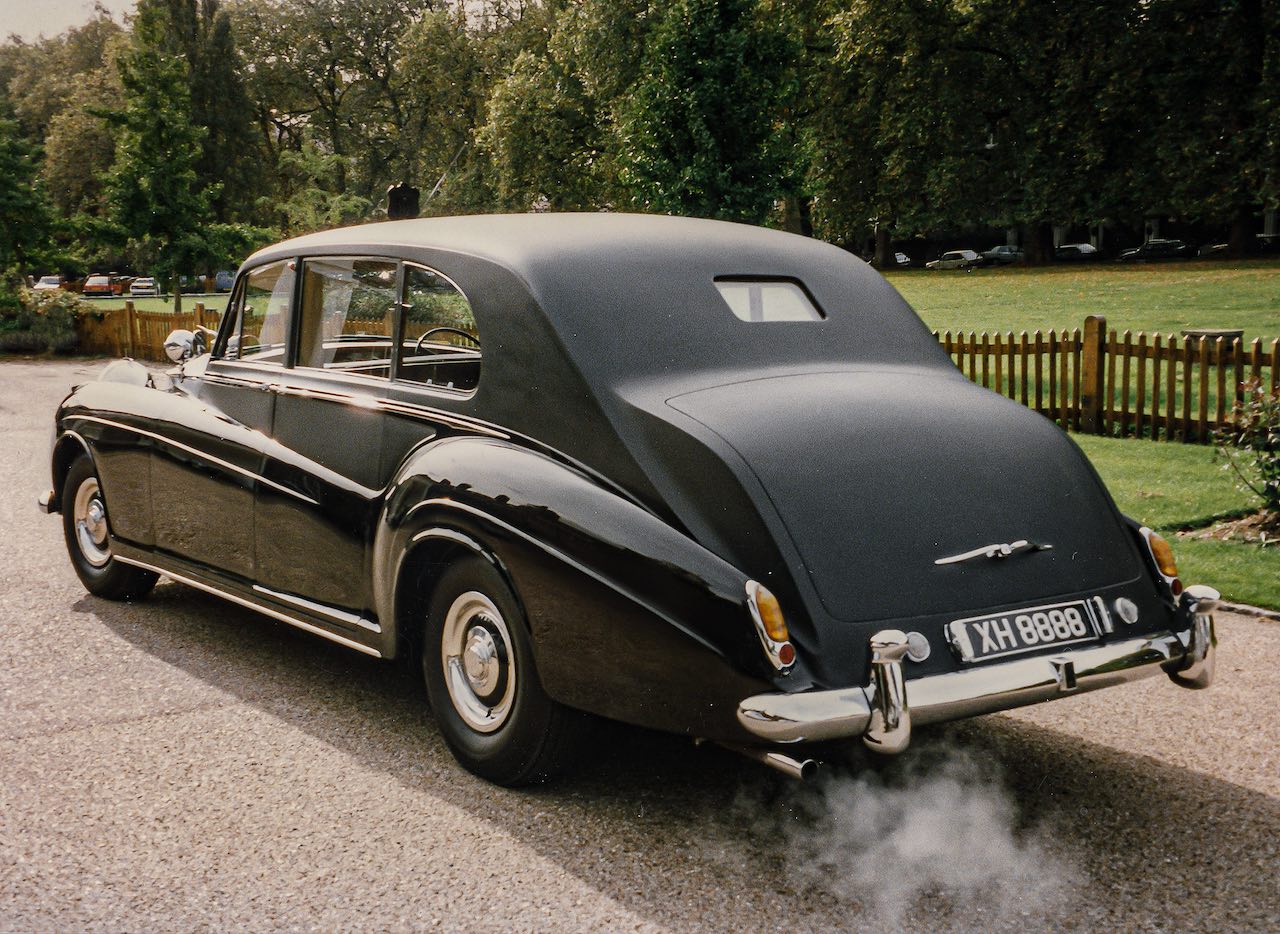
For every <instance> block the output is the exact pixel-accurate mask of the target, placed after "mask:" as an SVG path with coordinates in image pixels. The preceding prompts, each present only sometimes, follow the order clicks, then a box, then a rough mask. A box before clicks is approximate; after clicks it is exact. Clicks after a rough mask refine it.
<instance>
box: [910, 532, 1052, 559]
mask: <svg viewBox="0 0 1280 934" xmlns="http://www.w3.org/2000/svg"><path fill="white" fill-rule="evenodd" d="M1052 550H1053V546H1052V545H1033V544H1032V543H1031V542H1029V541H1027V540H1026V539H1025V538H1020V539H1018V540H1017V541H1016V542H1009V543H1007V544H1006V543H1004V542H997V543H996V544H994V545H980V546H979V547H977V548H975V549H973V550H972V551H966V552H963V553H961V554H958V555H951V556H950V557H948V558H939V559H938V560H937V561H934V562H933V563H934V564H959V563H960V562H961V561H969V560H971V559H973V558H1007V557H1009V556H1010V555H1016V554H1017V553H1018V552H1020V551H1052Z"/></svg>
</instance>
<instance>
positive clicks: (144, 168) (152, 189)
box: [107, 0, 216, 311]
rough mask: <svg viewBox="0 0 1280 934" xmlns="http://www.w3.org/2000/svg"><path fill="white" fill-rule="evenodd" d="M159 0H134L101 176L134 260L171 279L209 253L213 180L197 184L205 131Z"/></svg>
mask: <svg viewBox="0 0 1280 934" xmlns="http://www.w3.org/2000/svg"><path fill="white" fill-rule="evenodd" d="M171 26H172V23H171V21H170V18H169V11H168V9H166V6H165V4H164V2H163V0H139V3H138V9H137V15H136V17H135V18H134V24H133V40H134V46H133V49H132V50H131V51H130V52H128V53H126V54H124V55H122V56H121V57H120V61H119V66H120V82H121V85H122V87H123V97H124V106H123V108H122V109H121V110H120V111H118V112H116V113H114V114H113V115H112V122H113V124H114V126H115V128H116V159H115V164H114V166H113V168H112V170H111V172H110V175H109V176H108V180H107V199H108V203H109V205H110V214H111V220H112V222H113V223H114V226H115V227H116V229H117V230H118V231H119V232H120V234H121V235H122V236H123V237H124V238H126V239H127V241H128V244H129V247H130V250H131V251H132V252H133V253H134V254H135V256H137V257H138V259H139V260H145V261H147V262H149V263H150V264H151V265H152V268H154V270H155V272H156V273H157V275H158V276H159V277H160V278H161V279H162V280H169V281H172V283H173V296H174V310H175V311H181V309H182V290H181V289H180V288H178V283H177V274H178V272H179V271H180V270H181V271H185V272H190V271H192V270H194V268H195V266H196V264H197V263H200V262H201V261H203V260H204V259H205V257H206V256H207V255H208V253H209V244H208V242H207V240H206V239H205V236H204V232H203V231H204V229H205V227H206V225H208V224H209V223H210V220H211V216H210V215H211V211H210V202H211V201H212V198H213V196H214V195H215V194H216V187H214V186H209V185H205V186H202V185H201V184H200V181H199V178H198V176H197V173H196V168H195V165H196V158H197V155H198V153H199V147H200V144H201V141H202V140H203V138H204V136H205V131H204V130H203V129H202V128H200V127H197V126H195V125H194V124H193V123H192V122H191V93H190V86H189V84H188V80H187V67H186V63H185V62H184V61H183V59H182V58H181V57H180V56H179V55H178V54H176V53H175V52H174V51H171V49H172V44H171V42H170V41H169V36H170V30H171Z"/></svg>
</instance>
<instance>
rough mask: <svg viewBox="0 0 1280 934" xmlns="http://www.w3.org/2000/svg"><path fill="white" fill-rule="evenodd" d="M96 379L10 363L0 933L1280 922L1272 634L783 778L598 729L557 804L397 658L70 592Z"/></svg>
mask: <svg viewBox="0 0 1280 934" xmlns="http://www.w3.org/2000/svg"><path fill="white" fill-rule="evenodd" d="M100 366H101V364H100V362H95V363H92V364H88V363H84V362H42V363H29V362H0V439H2V440H0V533H2V534H0V634H2V635H3V638H2V639H0V930H5V931H9V930H19V931H26V930H41V931H46V930H59V931H67V930H199V929H232V928H235V929H245V928H247V929H253V930H276V929H299V930H320V929H323V930H333V929H361V930H385V929H391V930H410V929H430V928H433V927H441V928H444V929H450V930H467V931H472V930H474V931H518V930H531V931H560V930H568V931H582V930H610V931H617V930H627V931H631V930H635V931H649V930H677V931H684V930H709V931H739V930H750V931H755V930H762V931H763V930H844V929H848V930H853V929H860V930H867V929H870V930H876V929H883V930H895V929H921V930H940V929H958V930H990V929H1010V930H1012V929H1028V928H1030V929H1042V928H1054V929H1068V930H1071V929H1075V930H1096V929H1099V928H1102V927H1104V926H1105V927H1107V928H1120V929H1125V930H1135V929H1136V930H1171V931H1172V930H1177V931H1184V930H1257V931H1266V930H1270V931H1274V930H1278V929H1280V752H1278V750H1280V624H1278V623H1275V622H1268V621H1263V620H1256V619H1252V618H1247V617H1243V616H1235V615H1225V614H1224V615H1222V616H1220V618H1219V636H1220V640H1221V646H1220V655H1219V683H1218V685H1216V686H1215V687H1214V688H1213V689H1212V690H1209V691H1203V692H1190V691H1185V690H1181V689H1179V688H1176V687H1175V686H1173V685H1172V684H1170V683H1169V682H1168V681H1167V680H1165V679H1163V678H1159V679H1151V680H1148V681H1145V682H1142V683H1139V684H1136V685H1130V686H1127V687H1122V688H1118V689H1114V690H1110V691H1102V692H1098V693H1094V694H1090V695H1087V696H1082V697H1076V698H1069V699H1065V700H1062V701H1058V702H1055V703H1052V704H1047V705H1043V706H1040V707H1036V708H1032V709H1029V710H1024V711H1019V712H1016V713H1013V714H1009V715H999V716H991V717H986V718H982V719H980V720H975V721H970V722H968V723H965V724H960V725H955V726H952V727H949V728H947V729H944V730H939V731H936V732H934V733H933V734H932V735H930V736H926V737H924V738H922V739H921V740H920V742H919V743H918V744H917V748H916V751H914V752H913V753H910V754H909V755H908V757H906V758H905V759H904V760H902V761H900V762H896V763H894V764H892V765H890V766H889V767H888V768H887V769H885V770H884V772H883V773H881V774H877V773H874V772H865V771H864V772H862V773H859V774H856V775H850V774H845V773H841V772H838V771H835V772H832V773H829V774H828V777H827V778H826V779H825V780H824V781H822V782H819V783H817V784H816V785H809V786H801V785H798V784H794V783H792V782H790V781H789V780H788V779H785V778H783V777H781V776H775V775H774V774H773V773H771V772H767V771H765V770H764V769H763V768H762V767H760V766H757V765H755V764H753V763H749V762H747V761H746V760H742V759H739V758H737V757H736V756H734V755H732V754H730V753H727V752H723V751H720V750H718V749H714V748H707V747H700V748H694V747H693V746H692V745H691V744H690V743H689V742H688V741H687V740H683V739H679V738H672V737H665V736H658V735H653V734H649V733H643V732H640V731H634V730H626V729H621V728H619V729H617V730H610V731H606V732H605V733H604V734H603V735H602V737H601V739H600V742H599V743H598V744H597V747H596V749H595V753H594V755H593V756H592V757H591V759H590V760H589V761H587V762H585V763H584V764H583V765H582V767H581V768H580V769H579V770H578V771H576V772H575V773H573V774H572V775H570V776H568V777H566V778H565V779H563V780H561V781H560V782H559V783H558V784H555V785H553V786H550V787H544V788H539V789H535V790H526V791H508V790H504V789H499V788H494V787H492V786H489V785H487V784H485V783H483V782H481V781H479V780H477V779H475V778H472V777H471V776H470V775H468V774H467V773H465V772H463V771H462V770H461V769H460V768H459V767H458V766H456V765H455V764H454V762H453V760H452V758H451V757H450V755H449V753H448V750H447V749H446V748H445V747H444V744H443V743H442V741H441V740H440V737H439V735H438V733H437V731H436V729H435V726H434V724H433V723H432V720H431V718H430V715H429V714H427V713H426V712H425V709H424V704H423V700H422V695H421V693H420V692H419V691H418V690H417V688H416V686H415V684H414V681H413V679H412V677H411V676H409V675H407V674H406V673H404V672H403V671H402V670H401V669H400V668H398V667H396V666H394V665H391V664H387V663H383V662H377V661H374V660H371V659H367V658H365V657H363V656H360V655H357V654H355V653H350V652H347V651H345V650H343V649H341V648H340V647H337V646H334V645H331V644H329V643H327V642H324V641H321V640H319V639H316V638H314V637H311V636H308V635H306V634H305V633H301V632H296V631H294V630H292V629H290V628H288V627H286V626H283V625H280V624H277V623H274V622H272V621H270V620H268V619H266V618H265V617H260V616H258V615H256V614H254V613H252V612H249V611H247V610H243V609H240V608H237V607H234V606H232V605H230V604H226V603H223V602H220V601H218V600H217V599H215V598H212V597H209V596H206V595H204V594H201V593H199V592H197V591H195V590H192V589H189V588H186V587H183V586H180V585H177V584H174V583H170V582H162V583H161V584H160V586H159V587H158V588H157V589H156V591H155V593H154V595H153V596H152V597H151V598H150V599H148V600H146V601H143V602H140V603H137V604H133V605H129V604H116V603H109V602H106V601H102V600H98V599H95V598H92V597H89V596H87V595H86V594H85V592H84V591H83V590H82V588H81V587H80V585H79V582H78V581H77V580H76V578H75V576H74V574H73V573H72V571H71V568H70V566H69V565H68V563H67V560H66V556H65V552H64V550H63V544H62V538H61V527H60V525H59V523H58V521H57V519H56V518H54V517H46V516H42V515H40V514H39V513H38V512H37V511H36V509H35V504H34V499H35V495H36V493H37V492H38V491H39V490H40V489H41V487H42V484H45V483H47V472H48V469H47V466H46V456H47V455H46V451H47V445H48V441H49V435H50V427H49V426H50V417H51V414H52V412H53V409H54V406H55V405H56V403H57V401H58V399H60V398H61V396H62V395H63V394H64V393H65V392H66V390H67V388H68V386H69V384H70V383H72V382H73V381H80V380H83V379H84V375H83V374H84V373H85V372H87V371H88V369H90V368H95V369H96V368H98V367H100Z"/></svg>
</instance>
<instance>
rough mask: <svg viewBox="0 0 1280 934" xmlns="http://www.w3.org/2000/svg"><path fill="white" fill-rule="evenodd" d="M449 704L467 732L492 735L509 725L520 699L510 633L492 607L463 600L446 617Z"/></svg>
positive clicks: (482, 600)
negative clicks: (509, 719)
mask: <svg viewBox="0 0 1280 934" xmlns="http://www.w3.org/2000/svg"><path fill="white" fill-rule="evenodd" d="M440 657H441V662H442V663H443V666H444V679H445V684H446V685H447V686H448V689H449V699H450V700H451V701H452V702H453V709H454V710H456V711H457V712H458V715H459V716H460V717H462V719H463V721H465V722H466V724H467V726H469V727H471V728H472V729H473V730H476V731H477V732H480V733H492V732H493V731H494V730H497V729H498V728H499V727H501V726H502V724H504V723H506V721H507V718H508V717H509V716H510V715H511V706H512V703H513V701H514V700H515V693H516V670H515V664H514V655H513V653H512V650H511V632H510V630H508V629H507V623H506V621H505V620H504V619H503V618H502V614H501V613H500V612H498V608H497V607H496V606H494V604H493V601H492V600H490V599H489V598H488V597H486V596H485V595H484V594H482V593H479V592H478V591H474V590H469V591H467V592H466V593H464V594H461V595H460V596H459V597H458V598H457V599H456V600H454V601H453V604H452V606H450V607H449V612H448V613H447V614H445V620H444V631H443V633H442V634H441V637H440Z"/></svg>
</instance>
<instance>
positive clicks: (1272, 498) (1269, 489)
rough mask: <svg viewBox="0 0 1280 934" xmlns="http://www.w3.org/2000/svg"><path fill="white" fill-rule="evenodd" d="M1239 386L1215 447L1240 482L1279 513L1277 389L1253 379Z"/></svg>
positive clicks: (1279, 417)
mask: <svg viewBox="0 0 1280 934" xmlns="http://www.w3.org/2000/svg"><path fill="white" fill-rule="evenodd" d="M1243 388H1244V399H1243V400H1241V401H1237V402H1236V404H1235V408H1234V410H1233V411H1232V413H1231V421H1230V423H1229V424H1228V425H1227V427H1226V428H1224V429H1222V430H1221V431H1219V432H1218V443H1219V450H1220V451H1221V452H1222V454H1223V455H1224V456H1225V457H1226V458H1227V463H1228V465H1229V466H1230V468H1231V469H1232V470H1233V471H1234V472H1235V474H1236V476H1237V477H1239V478H1240V482H1241V483H1243V484H1244V485H1245V486H1246V487H1247V488H1248V489H1250V490H1252V491H1253V492H1254V493H1257V494H1258V496H1260V497H1261V498H1262V501H1263V503H1264V504H1265V505H1266V508H1267V509H1269V510H1271V511H1272V512H1274V513H1277V514H1280V392H1271V391H1269V390H1268V389H1266V388H1265V387H1264V386H1263V385H1262V381H1261V380H1257V379H1254V380H1250V381H1249V382H1247V383H1245V385H1244V387H1243Z"/></svg>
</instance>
